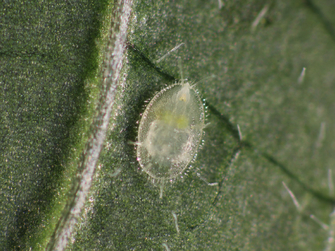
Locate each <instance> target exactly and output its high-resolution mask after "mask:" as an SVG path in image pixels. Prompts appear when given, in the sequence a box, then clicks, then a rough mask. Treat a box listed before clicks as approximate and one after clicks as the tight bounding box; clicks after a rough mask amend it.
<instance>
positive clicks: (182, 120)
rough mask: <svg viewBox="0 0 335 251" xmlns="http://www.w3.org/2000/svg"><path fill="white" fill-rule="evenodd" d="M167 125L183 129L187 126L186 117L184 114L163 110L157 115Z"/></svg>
mask: <svg viewBox="0 0 335 251" xmlns="http://www.w3.org/2000/svg"><path fill="white" fill-rule="evenodd" d="M157 118H158V119H159V120H161V121H163V122H164V123H166V124H167V125H170V126H172V127H175V128H177V129H185V128H187V127H188V121H189V120H188V118H187V116H185V115H175V114H173V113H171V112H170V111H164V112H163V113H162V114H161V115H160V116H158V117H157Z"/></svg>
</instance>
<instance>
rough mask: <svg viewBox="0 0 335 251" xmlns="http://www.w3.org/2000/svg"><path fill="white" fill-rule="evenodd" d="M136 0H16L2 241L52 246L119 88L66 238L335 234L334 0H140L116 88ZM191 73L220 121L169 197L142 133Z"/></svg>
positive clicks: (7, 21)
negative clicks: (153, 108) (150, 112)
mask: <svg viewBox="0 0 335 251" xmlns="http://www.w3.org/2000/svg"><path fill="white" fill-rule="evenodd" d="M126 4H128V2H127V1H126V2H122V1H120V2H116V3H115V4H114V5H113V4H111V3H109V2H107V1H100V2H97V1H91V2H90V1H88V2H80V3H79V2H71V3H68V2H66V3H65V2H57V3H56V2H55V3H48V4H46V3H36V4H35V5H34V4H31V3H30V4H28V3H25V2H17V3H14V2H13V3H6V4H5V7H4V8H2V13H1V16H2V17H4V18H3V19H2V20H1V21H0V27H1V34H2V39H1V43H0V56H1V60H0V64H1V67H0V71H1V75H0V90H1V97H0V102H1V103H0V104H1V110H0V111H1V122H0V139H1V145H0V151H1V152H0V154H1V155H0V167H1V168H0V178H1V182H0V189H1V190H0V191H1V196H0V218H1V220H0V226H1V231H0V233H1V234H0V242H1V243H4V245H3V247H4V249H5V250H14V249H22V250H28V249H29V248H32V249H33V250H38V249H43V250H44V249H45V248H46V246H47V244H48V243H49V242H50V240H51V242H53V241H54V240H55V239H57V237H55V236H57V233H58V232H61V231H63V230H66V231H67V230H69V229H67V228H68V225H67V224H66V222H67V221H69V219H70V218H71V217H68V215H71V213H72V211H73V209H74V208H75V207H74V206H73V205H74V204H75V202H76V198H77V197H76V196H77V195H78V194H79V192H78V187H80V186H79V185H78V184H80V183H81V182H83V181H85V180H84V178H83V177H85V176H84V175H83V173H84V172H85V170H86V169H85V163H86V162H88V160H89V159H91V156H92V155H91V153H92V152H100V148H99V147H101V145H100V146H99V144H91V142H92V141H91V140H92V139H93V140H94V139H96V138H98V137H96V135H98V134H99V132H101V131H102V132H103V129H101V128H103V127H101V126H100V124H103V123H100V122H101V121H103V119H104V118H106V117H108V116H105V117H104V116H103V114H105V113H104V112H105V108H104V105H105V104H108V102H107V101H106V100H108V99H109V98H108V97H109V96H108V95H109V90H111V92H112V94H113V95H114V94H115V102H114V96H113V98H111V99H112V100H113V101H112V103H111V105H112V106H109V107H110V108H112V111H111V114H110V119H109V126H108V130H107V133H106V138H105V141H104V145H103V148H102V151H101V153H100V157H99V162H98V163H97V169H96V171H95V175H94V177H93V178H92V180H90V181H89V182H88V183H90V182H91V181H92V182H93V185H92V187H91V192H90V194H88V195H87V194H86V195H85V196H86V197H87V202H86V204H85V206H84V207H83V208H80V209H81V217H80V219H79V222H78V224H77V225H76V228H75V229H74V230H72V228H71V230H69V232H73V233H72V235H71V242H70V244H69V246H68V247H67V249H69V250H324V249H325V250H334V247H333V246H332V245H331V243H329V237H332V236H331V230H333V229H334V224H335V223H334V219H332V216H331V215H330V214H331V212H332V211H333V206H334V202H335V198H334V191H333V190H332V187H333V183H332V179H331V177H332V173H331V170H332V169H333V167H334V166H335V159H334V158H333V152H334V148H335V145H334V143H333V142H334V140H333V138H334V136H335V131H334V126H333V125H334V124H335V123H334V122H335V121H334V116H333V115H334V109H335V105H334V104H335V103H334V101H333V100H334V90H333V89H334V88H333V86H334V83H335V71H334V66H335V46H334V45H335V39H334V34H335V33H333V30H334V28H333V27H334V24H335V20H334V17H333V15H332V14H331V13H333V12H334V11H335V5H334V4H333V3H332V1H330V0H323V1H319V2H317V4H314V3H313V2H311V1H310V0H305V1H270V2H269V1H256V0H239V1H236V0H235V1H233V0H227V1H223V0H222V1H214V0H213V1H182V0H180V1H135V2H134V3H133V5H132V6H131V7H132V14H131V18H130V19H129V24H128V25H129V27H128V37H127V46H126V47H127V51H126V54H125V55H124V64H123V65H124V67H123V70H122V74H121V75H120V77H119V78H117V79H118V81H119V82H118V88H117V89H115V88H114V87H113V84H114V82H113V81H116V80H114V79H113V78H112V77H111V78H110V79H111V80H109V78H108V77H103V76H106V71H107V70H108V71H110V72H111V73H110V75H111V76H113V74H117V73H116V72H117V71H116V68H115V67H114V66H113V64H112V63H110V60H111V59H113V57H116V56H115V54H113V53H112V52H111V51H113V50H112V49H113V48H114V50H115V48H116V47H117V46H118V45H120V44H117V43H115V44H114V47H113V41H114V40H113V39H112V38H114V37H115V36H116V37H117V36H118V35H119V34H121V33H122V32H123V31H122V29H121V28H120V29H118V28H115V27H119V26H118V24H119V23H122V20H123V21H124V20H127V18H125V17H124V16H123V14H122V11H119V10H121V9H122V6H125V5H126ZM220 7H221V8H220ZM111 40H113V41H112V42H111ZM115 41H117V40H115ZM181 43H184V45H182V46H181V47H180V48H178V49H177V50H175V51H173V52H171V53H170V54H169V55H168V56H167V57H166V58H164V59H163V60H161V61H160V62H157V60H158V59H160V58H161V57H162V56H164V55H165V54H166V53H168V52H169V51H170V50H171V49H173V48H174V47H175V46H177V45H179V44H181ZM121 45H122V44H121ZM178 61H180V62H181V64H180V65H181V67H180V66H179V65H178ZM109 66H111V68H108V67H109ZM109 69H110V70H109ZM303 69H305V70H303ZM181 72H182V76H181ZM108 74H109V73H108ZM108 74H107V75H108ZM182 77H183V78H186V79H188V80H189V81H191V82H192V83H196V88H197V89H198V90H199V92H200V95H201V96H202V97H203V98H204V99H205V100H206V101H205V105H206V107H207V115H208V116H207V121H206V123H208V125H207V126H206V127H205V129H204V131H205V134H204V137H203V139H204V144H203V145H202V146H201V149H199V151H198V154H197V158H196V160H195V161H193V162H192V163H191V164H190V166H189V167H188V168H187V169H186V171H185V173H182V174H181V175H180V176H179V177H177V178H176V179H173V180H171V181H170V180H169V181H166V184H165V187H164V192H163V198H159V193H160V191H159V190H160V188H159V185H158V184H157V181H155V180H152V179H150V178H149V177H148V175H147V174H146V173H145V172H143V171H141V168H140V165H139V163H138V162H137V160H136V149H135V148H136V144H135V145H134V142H136V141H137V133H138V131H137V130H138V122H139V120H140V118H141V114H142V113H143V112H144V110H145V104H147V101H148V100H150V99H151V98H153V97H154V96H155V94H156V93H157V92H158V91H160V90H162V89H163V88H165V87H166V86H169V85H171V84H173V83H175V82H176V81H179V80H180V79H181V78H182ZM106 79H107V80H106ZM115 83H116V82H115ZM113 88H114V89H113ZM114 90H116V92H115V93H114ZM107 94H108V95H107ZM107 110H108V109H107ZM107 113H108V112H107ZM107 113H106V114H107ZM102 135H104V134H103V133H102ZM131 142H133V143H131ZM83 163H84V164H83ZM76 189H77V190H76ZM79 190H80V189H79ZM80 191H81V190H80ZM290 193H291V195H290ZM292 194H294V195H292ZM293 196H295V199H296V200H297V201H296V204H297V203H299V205H297V206H295V204H294V201H292V197H293ZM71 210H72V211H71ZM310 215H313V216H312V217H310ZM313 219H314V221H313ZM318 219H319V220H320V221H321V222H324V223H325V224H327V225H329V226H328V228H327V226H325V225H320V224H318V223H317V221H318ZM64 222H65V223H64ZM55 231H56V232H55ZM68 237H69V236H68ZM48 247H49V249H53V248H52V245H51V244H50V243H49V246H48Z"/></svg>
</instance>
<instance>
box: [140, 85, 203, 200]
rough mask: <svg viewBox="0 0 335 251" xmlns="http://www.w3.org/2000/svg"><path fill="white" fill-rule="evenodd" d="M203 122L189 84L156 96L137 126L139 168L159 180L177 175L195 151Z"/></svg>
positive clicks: (201, 106) (200, 111) (200, 109)
mask: <svg viewBox="0 0 335 251" xmlns="http://www.w3.org/2000/svg"><path fill="white" fill-rule="evenodd" d="M204 123H205V111H204V106H203V103H202V101H201V98H200V96H199V94H198V92H197V91H196V90H195V89H194V86H191V85H190V84H189V83H188V82H186V83H184V82H183V81H182V82H181V83H176V84H174V85H172V86H169V87H167V88H165V89H163V90H162V91H160V92H159V93H157V94H156V95H155V96H154V98H153V99H152V100H151V101H150V103H149V104H148V106H147V107H146V109H145V111H144V113H143V116H142V118H141V121H140V125H139V130H138V143H137V160H138V161H139V163H140V166H141V168H142V169H143V170H144V171H145V172H146V173H147V174H148V175H149V176H150V177H151V178H153V179H156V180H158V181H164V180H169V179H173V178H175V177H176V176H178V175H179V174H180V173H182V172H183V171H184V170H185V169H186V167H187V166H188V164H189V163H190V162H191V161H192V160H193V158H194V156H195V154H196V152H197V150H198V147H199V144H200V142H201V138H202V133H203V128H204ZM161 193H162V191H161ZM161 196H162V195H161Z"/></svg>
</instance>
